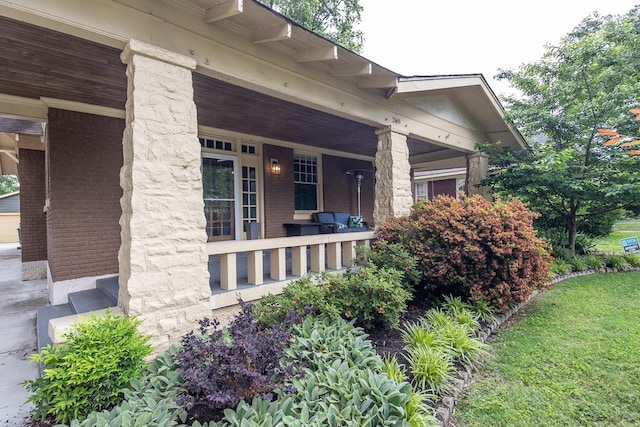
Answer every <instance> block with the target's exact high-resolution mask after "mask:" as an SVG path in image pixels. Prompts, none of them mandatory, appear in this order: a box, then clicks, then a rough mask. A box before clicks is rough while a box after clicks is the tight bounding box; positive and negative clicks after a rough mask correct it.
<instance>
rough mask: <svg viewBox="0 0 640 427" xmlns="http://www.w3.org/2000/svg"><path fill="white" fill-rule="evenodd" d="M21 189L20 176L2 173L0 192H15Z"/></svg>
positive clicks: (0, 176)
mask: <svg viewBox="0 0 640 427" xmlns="http://www.w3.org/2000/svg"><path fill="white" fill-rule="evenodd" d="M19 189H20V184H18V177H17V176H15V175H0V194H7V193H13V192H14V191H18V190H19Z"/></svg>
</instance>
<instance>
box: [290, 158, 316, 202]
mask: <svg viewBox="0 0 640 427" xmlns="http://www.w3.org/2000/svg"><path fill="white" fill-rule="evenodd" d="M293 181H294V185H295V209H296V211H315V210H318V158H317V157H316V156H310V155H306V154H295V155H294V158H293Z"/></svg>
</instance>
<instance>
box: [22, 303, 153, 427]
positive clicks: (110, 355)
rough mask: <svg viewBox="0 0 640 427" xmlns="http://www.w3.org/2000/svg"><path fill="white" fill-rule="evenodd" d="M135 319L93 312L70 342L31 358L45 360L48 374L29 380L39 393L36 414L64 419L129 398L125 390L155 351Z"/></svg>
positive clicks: (33, 397)
mask: <svg viewBox="0 0 640 427" xmlns="http://www.w3.org/2000/svg"><path fill="white" fill-rule="evenodd" d="M139 323H140V322H139V321H138V320H137V319H135V318H132V317H121V316H116V315H114V314H110V313H108V312H107V314H106V315H105V316H103V317H96V316H95V315H92V316H91V317H89V318H86V319H83V320H81V321H79V322H78V323H76V324H75V325H74V326H73V328H72V329H71V331H70V332H69V333H67V334H66V335H65V340H66V341H65V344H64V345H55V346H51V345H49V346H47V347H45V348H44V349H42V350H41V351H40V353H39V354H34V355H33V356H32V357H31V361H32V362H36V363H38V362H40V363H42V364H43V367H44V368H43V371H42V377H41V378H37V379H35V380H27V381H25V382H24V383H23V384H24V385H25V387H26V388H27V390H29V391H30V392H32V393H33V394H32V395H31V396H29V398H28V399H27V401H28V402H31V403H33V404H34V406H35V411H34V417H37V418H41V419H44V418H45V417H47V416H52V417H53V418H55V420H56V421H57V422H59V423H68V422H70V421H71V420H74V419H78V418H84V417H86V416H87V415H88V414H90V413H91V412H93V411H101V410H103V409H108V408H110V407H112V406H114V405H116V404H117V403H119V402H120V401H121V400H122V398H123V392H122V389H124V388H125V387H127V386H128V385H129V381H131V380H132V379H133V378H137V377H140V376H141V375H142V374H143V373H144V368H145V365H146V363H145V361H144V358H145V357H146V356H148V355H149V354H150V353H151V347H150V346H149V345H148V344H147V341H148V337H145V336H143V335H141V334H140V333H139V332H138V331H137V326H138V325H139Z"/></svg>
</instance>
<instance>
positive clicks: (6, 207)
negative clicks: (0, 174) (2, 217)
mask: <svg viewBox="0 0 640 427" xmlns="http://www.w3.org/2000/svg"><path fill="white" fill-rule="evenodd" d="M19 212H20V192H19V191H15V192H13V193H7V194H0V213H19Z"/></svg>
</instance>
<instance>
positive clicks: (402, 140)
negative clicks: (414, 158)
mask: <svg viewBox="0 0 640 427" xmlns="http://www.w3.org/2000/svg"><path fill="white" fill-rule="evenodd" d="M376 134H377V135H378V149H377V152H376V163H375V164H376V189H375V192H376V196H375V206H374V211H373V219H374V221H375V223H376V224H380V222H382V221H385V220H387V219H389V218H391V217H393V216H402V215H407V214H408V213H409V209H410V208H411V205H412V204H413V196H412V194H411V165H410V164H409V148H408V147H407V136H406V135H404V134H402V133H399V132H396V131H394V130H392V129H391V128H385V129H381V130H379V131H377V132H376Z"/></svg>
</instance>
